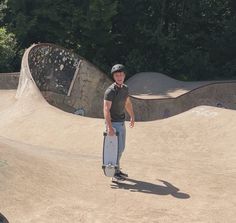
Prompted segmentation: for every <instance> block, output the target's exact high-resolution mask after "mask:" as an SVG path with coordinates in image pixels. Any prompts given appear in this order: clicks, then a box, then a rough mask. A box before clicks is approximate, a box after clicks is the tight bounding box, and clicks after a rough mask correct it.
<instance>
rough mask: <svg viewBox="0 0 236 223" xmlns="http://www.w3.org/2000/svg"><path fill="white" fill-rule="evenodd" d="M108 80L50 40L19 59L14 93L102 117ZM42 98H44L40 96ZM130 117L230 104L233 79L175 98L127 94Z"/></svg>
mask: <svg viewBox="0 0 236 223" xmlns="http://www.w3.org/2000/svg"><path fill="white" fill-rule="evenodd" d="M111 83H112V80H111V79H109V78H108V77H107V75H105V74H104V73H103V72H102V71H101V70H99V69H98V68H97V67H96V66H94V65H93V64H91V63H90V62H88V61H87V60H85V59H84V58H82V57H80V56H78V55H77V54H75V53H74V52H72V51H70V50H68V49H65V48H62V47H59V46H56V45H53V44H37V45H32V46H31V47H30V48H28V49H27V50H26V51H25V54H24V56H23V59H22V67H21V74H20V78H19V85H18V89H17V98H18V99H19V98H22V97H24V96H27V95H30V99H29V97H28V99H29V100H34V98H35V97H36V98H37V99H39V100H40V101H41V102H42V103H45V102H46V101H47V102H48V103H49V104H51V105H53V106H55V107H58V108H60V109H62V110H64V111H66V112H70V113H74V114H77V115H82V116H87V117H94V118H103V95H104V92H105V90H106V88H107V87H108V86H109V85H110V84H111ZM45 99H46V100H45ZM131 100H132V102H133V107H134V112H135V118H136V121H152V120H157V119H164V118H168V117H171V116H174V115H177V114H179V113H182V112H185V111H187V110H189V109H191V108H193V107H196V106H201V105H208V106H216V107H223V108H228V109H234V110H236V82H235V81H232V82H217V83H209V84H205V85H202V86H200V87H197V88H194V89H192V90H189V91H187V92H186V93H184V94H182V95H180V96H177V97H175V98H173V97H172V98H162V99H148V98H145V99H143V98H140V97H135V96H132V95H131Z"/></svg>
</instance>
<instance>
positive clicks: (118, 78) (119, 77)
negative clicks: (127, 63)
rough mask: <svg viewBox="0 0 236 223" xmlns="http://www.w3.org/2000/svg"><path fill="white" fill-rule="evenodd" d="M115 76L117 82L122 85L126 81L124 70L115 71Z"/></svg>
mask: <svg viewBox="0 0 236 223" xmlns="http://www.w3.org/2000/svg"><path fill="white" fill-rule="evenodd" d="M113 78H114V80H115V82H116V83H117V84H119V85H122V84H123V83H124V81H125V73H124V72H123V71H118V72H115V73H114V74H113Z"/></svg>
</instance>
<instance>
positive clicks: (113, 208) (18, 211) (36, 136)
mask: <svg viewBox="0 0 236 223" xmlns="http://www.w3.org/2000/svg"><path fill="white" fill-rule="evenodd" d="M33 49H34V46H32V47H31V48H29V49H28V50H27V51H26V52H25V54H24V58H23V61H22V69H21V76H20V82H19V86H18V90H17V94H16V95H17V98H14V97H12V96H13V93H14V91H12V90H10V91H7V90H1V91H0V104H1V106H0V201H1V202H0V213H2V214H4V216H5V217H6V218H7V219H8V221H9V223H47V222H50V223H58V222H70V223H78V222H82V223H94V222H98V223H99V222H102V223H103V222H114V223H120V222H128V223H133V222H140V223H146V222H160V223H173V222H176V223H182V222H196V223H197V222H204V223H205V222H206V223H208V222H214V223H215V222H232V221H233V220H234V219H236V213H235V204H236V196H235V188H236V178H235V174H236V159H235V157H236V147H235V132H236V125H235V122H236V112H235V111H234V110H230V109H224V108H216V107H210V106H198V107H196V108H193V109H190V110H188V111H186V112H182V113H181V114H179V115H176V116H173V117H170V118H168V119H163V120H155V121H150V122H137V123H136V125H135V127H134V128H133V129H130V128H128V123H127V146H126V150H125V153H124V155H123V157H122V161H121V166H122V168H123V170H124V171H125V172H128V173H129V179H127V180H126V181H124V182H122V183H120V184H114V183H112V182H111V180H110V179H109V178H107V177H105V176H104V174H103V171H102V168H101V165H102V142H103V131H104V120H103V119H98V118H88V117H82V116H77V115H73V114H71V113H68V112H65V111H63V110H61V109H58V108H56V107H54V106H52V105H50V104H49V103H48V102H47V101H46V100H45V94H46V95H47V94H48V93H47V92H50V93H51V92H53V91H52V89H54V88H56V90H57V86H56V85H54V84H53V83H50V84H49V85H41V86H40V88H41V87H42V88H43V89H42V90H41V91H40V90H39V88H38V87H37V78H34V76H35V75H36V76H35V77H37V74H38V73H37V72H36V74H34V75H32V72H31V69H32V68H30V63H28V61H29V54H30V52H34V51H31V50H33ZM45 51H46V52H47V51H48V49H45ZM36 52H37V51H36ZM37 53H38V52H37ZM39 61H40V60H39ZM68 61H69V60H68ZM76 66H77V65H76ZM76 66H75V67H76ZM57 67H58V66H56V68H57ZM59 67H61V66H59ZM75 67H74V66H72V67H71V69H75ZM37 70H38V69H37ZM62 70H63V69H62ZM75 70H76V69H75ZM47 76H48V74H47ZM38 77H41V75H39V76H38ZM52 77H54V76H52ZM41 78H42V80H44V78H43V76H42V77H41ZM72 80H73V78H72ZM40 83H44V82H43V81H42V82H40ZM58 83H60V82H58ZM66 83H67V82H66ZM82 83H83V82H82ZM84 84H85V85H86V84H88V85H87V86H89V84H90V81H87V82H86V81H85V83H84ZM46 86H49V87H48V89H46ZM63 86H67V88H63V92H62V91H61V90H62V88H61V87H60V88H59V89H60V92H59V93H58V92H57V93H56V94H59V95H63V97H64V96H66V95H65V94H68V92H69V91H67V89H68V86H71V84H68V85H67V84H65V85H64V82H63ZM97 86H98V87H97V88H100V87H99V86H100V85H97ZM45 89H46V90H45ZM69 89H70V87H69ZM101 89H102V88H101ZM64 90H65V91H64ZM72 91H73V88H72ZM72 91H71V93H72ZM91 91H93V89H91ZM101 91H102V90H101ZM41 92H46V93H44V96H43V95H42V93H41ZM53 93H55V92H53ZM229 94H230V92H229ZM50 97H51V95H50ZM66 97H70V96H66ZM3 98H4V100H3ZM49 100H51V99H48V101H49ZM90 100H91V101H93V98H91V99H90ZM4 105H5V106H4ZM136 112H138V111H137V110H136ZM118 213H119V214H118ZM4 223H5V222H4Z"/></svg>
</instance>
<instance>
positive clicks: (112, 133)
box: [107, 128, 115, 136]
mask: <svg viewBox="0 0 236 223" xmlns="http://www.w3.org/2000/svg"><path fill="white" fill-rule="evenodd" d="M107 134H108V135H109V136H114V135H115V131H114V129H113V128H108V129H107Z"/></svg>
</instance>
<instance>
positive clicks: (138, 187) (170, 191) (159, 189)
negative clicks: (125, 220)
mask: <svg viewBox="0 0 236 223" xmlns="http://www.w3.org/2000/svg"><path fill="white" fill-rule="evenodd" d="M159 181H160V182H162V183H163V184H164V185H163V186H162V185H157V184H152V183H148V182H144V181H138V180H134V179H130V178H127V179H126V180H125V181H122V182H120V181H119V182H117V183H113V184H112V185H111V188H112V189H124V190H129V191H130V192H140V193H146V194H155V195H172V196H173V197H175V198H178V199H188V198H190V195H189V194H186V193H182V192H179V191H180V189H179V188H177V187H175V186H173V185H172V184H171V183H168V182H167V181H164V180H159ZM125 182H127V183H125Z"/></svg>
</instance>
